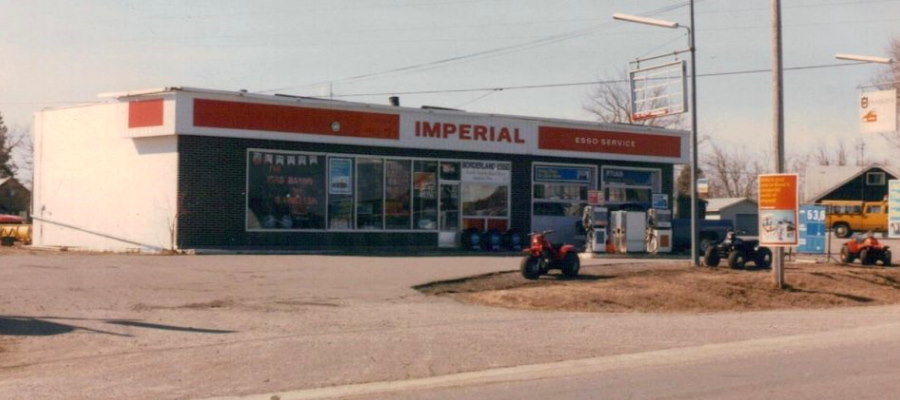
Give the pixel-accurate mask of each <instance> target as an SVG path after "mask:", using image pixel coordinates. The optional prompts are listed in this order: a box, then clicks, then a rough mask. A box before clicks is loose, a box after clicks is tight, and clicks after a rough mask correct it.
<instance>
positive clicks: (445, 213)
mask: <svg viewBox="0 0 900 400" xmlns="http://www.w3.org/2000/svg"><path fill="white" fill-rule="evenodd" d="M440 212H441V215H440V220H441V226H440V229H441V230H442V231H447V232H457V231H459V184H458V183H445V184H441V206H440Z"/></svg>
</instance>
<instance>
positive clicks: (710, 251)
mask: <svg viewBox="0 0 900 400" xmlns="http://www.w3.org/2000/svg"><path fill="white" fill-rule="evenodd" d="M719 258H720V257H719V250H718V249H717V248H716V247H715V246H711V247H708V248H707V249H706V253H704V254H703V263H704V264H706V266H707V267H718V266H719Z"/></svg>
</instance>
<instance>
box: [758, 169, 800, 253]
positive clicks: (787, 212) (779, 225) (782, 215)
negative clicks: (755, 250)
mask: <svg viewBox="0 0 900 400" xmlns="http://www.w3.org/2000/svg"><path fill="white" fill-rule="evenodd" d="M797 182H798V178H797V174H764V175H760V176H759V244H760V246H769V247H793V246H796V245H797V244H798V242H799V240H798V238H799V235H798V234H797V221H798V218H799V216H798V208H799V207H798V206H799V203H800V202H799V197H800V194H799V191H798V185H797Z"/></svg>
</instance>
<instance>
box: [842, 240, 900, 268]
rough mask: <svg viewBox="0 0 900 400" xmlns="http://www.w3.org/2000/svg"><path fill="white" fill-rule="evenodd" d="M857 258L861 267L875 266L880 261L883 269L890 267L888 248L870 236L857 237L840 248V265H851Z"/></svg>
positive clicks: (889, 251)
mask: <svg viewBox="0 0 900 400" xmlns="http://www.w3.org/2000/svg"><path fill="white" fill-rule="evenodd" d="M857 258H859V262H860V263H861V264H862V265H875V263H876V262H877V261H881V264H883V265H884V266H885V267H889V266H891V250H890V246H885V245H883V244H881V242H879V241H878V239H875V238H874V237H872V235H857V236H855V237H854V238H852V239H850V240H849V241H848V242H847V243H844V245H843V246H841V263H842V264H851V263H853V260H856V259H857Z"/></svg>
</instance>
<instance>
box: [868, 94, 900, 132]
mask: <svg viewBox="0 0 900 400" xmlns="http://www.w3.org/2000/svg"><path fill="white" fill-rule="evenodd" d="M858 111H859V131H860V132H862V133H887V132H894V131H896V130H897V89H891V90H879V91H876V92H867V93H863V94H861V95H860V96H859V109H858Z"/></svg>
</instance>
